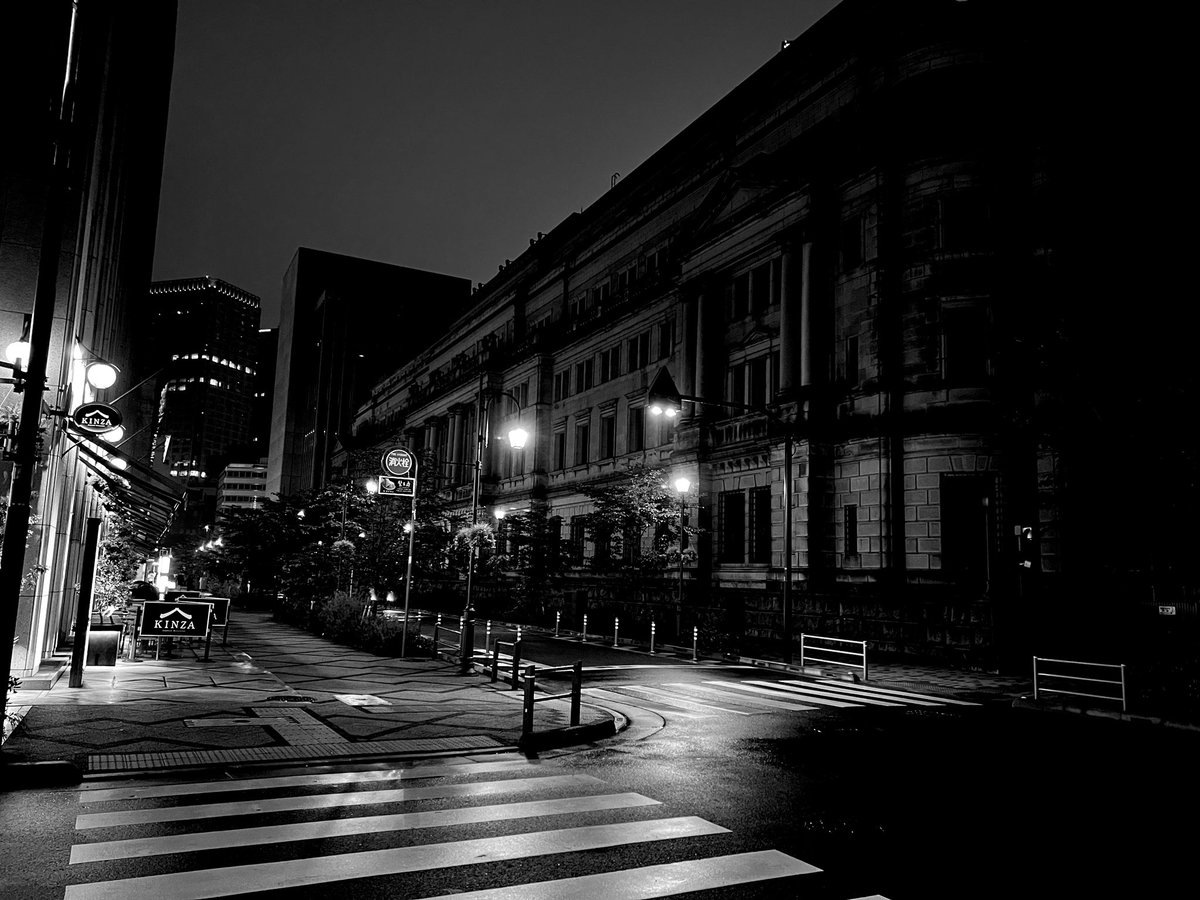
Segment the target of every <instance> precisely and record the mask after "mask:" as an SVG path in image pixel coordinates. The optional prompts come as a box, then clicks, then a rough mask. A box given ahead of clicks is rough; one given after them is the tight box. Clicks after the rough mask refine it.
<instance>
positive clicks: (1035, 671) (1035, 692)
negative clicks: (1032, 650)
mask: <svg viewBox="0 0 1200 900" xmlns="http://www.w3.org/2000/svg"><path fill="white" fill-rule="evenodd" d="M1037 698H1038V691H1037V657H1036V656H1035V657H1034V658H1033V699H1034V700H1036V699H1037Z"/></svg>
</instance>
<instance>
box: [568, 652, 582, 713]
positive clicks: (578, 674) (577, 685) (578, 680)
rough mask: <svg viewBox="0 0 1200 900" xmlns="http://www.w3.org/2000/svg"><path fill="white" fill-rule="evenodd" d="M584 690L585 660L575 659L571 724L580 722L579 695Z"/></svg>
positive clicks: (572, 673) (572, 670)
mask: <svg viewBox="0 0 1200 900" xmlns="http://www.w3.org/2000/svg"><path fill="white" fill-rule="evenodd" d="M582 692H583V660H582V659H577V660H575V665H574V666H573V667H572V669H571V724H572V725H578V724H579V701H580V697H579V695H580V694H581V693H582Z"/></svg>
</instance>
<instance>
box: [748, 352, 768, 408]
mask: <svg viewBox="0 0 1200 900" xmlns="http://www.w3.org/2000/svg"><path fill="white" fill-rule="evenodd" d="M767 364H768V363H767V358H766V357H765V356H760V357H758V358H757V359H752V360H750V362H748V363H746V387H747V388H748V393H747V395H746V402H747V403H749V404H750V405H751V406H765V405H766V403H767Z"/></svg>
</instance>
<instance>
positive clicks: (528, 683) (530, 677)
mask: <svg viewBox="0 0 1200 900" xmlns="http://www.w3.org/2000/svg"><path fill="white" fill-rule="evenodd" d="M534 677H535V673H534V667H533V666H530V667H529V668H528V669H526V670H525V702H524V704H522V705H523V707H524V709H523V710H522V713H523V714H522V716H521V737H523V738H524V737H529V735H531V734H533V683H534ZM516 680H517V676H516V671H515V670H514V672H513V687H516Z"/></svg>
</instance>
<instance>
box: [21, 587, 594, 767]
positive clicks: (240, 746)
mask: <svg viewBox="0 0 1200 900" xmlns="http://www.w3.org/2000/svg"><path fill="white" fill-rule="evenodd" d="M203 656H204V648H203V646H199V647H197V648H195V649H192V648H189V647H187V646H185V645H184V646H180V647H177V648H176V649H175V651H174V658H172V659H166V658H164V659H159V660H155V659H153V658H148V657H143V658H141V659H138V660H135V661H127V660H124V659H121V660H118V661H117V665H116V666H115V667H104V666H89V667H87V669H86V670H85V672H84V678H83V686H82V687H79V688H70V687H68V685H67V679H66V678H63V679H60V680H59V682H58V683H57V685H56V686H55V687H54V688H52V689H50V690H46V691H38V692H22V691H18V692H17V693H16V694H15V695H13V696H12V697H11V699H10V703H12V704H13V710H14V711H15V712H17V713H19V714H22V715H23V722H22V727H21V728H19V729H18V730H17V731H16V732H15V733H14V734H13V736H12V737H11V738H10V739H9V740H8V741H7V742H6V743H5V745H4V752H5V757H6V760H7V761H9V762H11V761H26V762H38V761H49V760H70V761H72V762H74V763H76V764H77V765H78V766H79V767H80V768H82V769H83V771H85V772H89V773H98V772H117V771H131V770H147V769H165V768H177V767H180V766H189V765H193V766H194V765H204V764H221V763H229V762H235V761H236V762H248V761H255V760H257V761H263V762H269V761H276V760H281V759H289V760H295V759H318V758H346V757H348V756H356V757H357V756H370V755H396V754H423V755H436V754H439V753H454V752H463V751H471V750H474V751H481V750H482V751H487V750H492V749H498V748H503V747H513V746H516V744H517V742H518V740H519V739H520V735H521V704H520V702H519V701H518V699H517V697H516V696H515V694H513V693H510V692H508V691H505V690H501V689H499V688H497V687H494V686H492V685H491V684H490V682H487V681H485V680H484V679H481V678H480V677H479V676H478V675H474V674H472V675H462V674H459V671H458V666H457V665H456V664H454V663H450V662H446V661H443V660H438V661H434V660H429V659H412V658H410V659H404V660H402V659H395V658H388V657H380V656H375V655H373V654H370V653H365V652H361V651H357V650H353V649H351V648H348V647H343V646H341V645H338V644H334V643H332V642H330V641H326V640H323V639H321V638H318V637H315V636H314V635H311V634H308V633H307V632H304V631H301V630H299V629H296V628H292V627H290V626H287V625H282V624H280V623H277V622H275V621H273V619H272V618H271V616H270V614H269V613H263V612H255V611H246V610H239V611H238V613H237V615H235V616H232V617H231V624H230V634H229V641H228V646H222V645H218V644H215V643H214V645H213V646H212V647H211V648H210V650H209V657H210V658H209V660H208V661H207V662H206V661H205V660H204V659H203ZM568 724H569V707H568V705H567V703H566V702H560V701H551V702H548V703H544V704H539V707H538V713H537V717H536V719H535V730H536V731H539V732H545V731H547V730H550V729H558V728H563V727H564V726H566V725H568ZM580 724H581V732H582V735H588V734H591V735H593V736H595V735H597V734H599V733H603V732H604V730H605V729H607V732H608V733H612V730H613V717H612V715H611V714H610V713H608V712H606V711H601V710H599V709H596V708H590V707H587V706H585V707H584V709H583V713H582V716H581V722H580ZM582 735H581V737H580V739H587V738H586V737H583V736H582Z"/></svg>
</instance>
